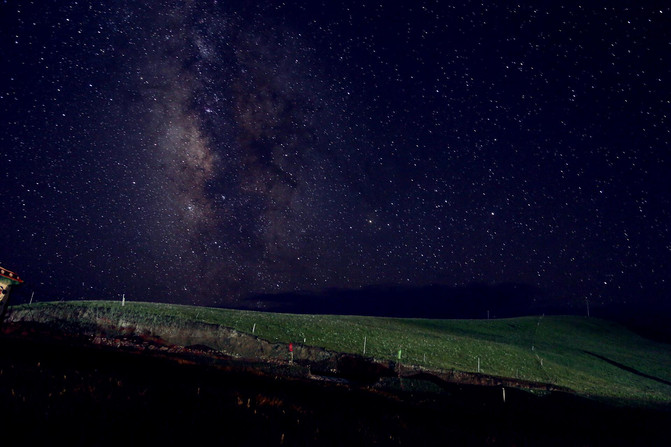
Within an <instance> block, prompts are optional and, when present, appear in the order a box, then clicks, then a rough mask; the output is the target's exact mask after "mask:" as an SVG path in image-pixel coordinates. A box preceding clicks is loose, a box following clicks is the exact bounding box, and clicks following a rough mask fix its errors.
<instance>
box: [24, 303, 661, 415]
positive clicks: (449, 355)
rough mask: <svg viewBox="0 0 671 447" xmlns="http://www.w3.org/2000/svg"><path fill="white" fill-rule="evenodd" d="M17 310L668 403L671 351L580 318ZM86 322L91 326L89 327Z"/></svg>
mask: <svg viewBox="0 0 671 447" xmlns="http://www.w3.org/2000/svg"><path fill="white" fill-rule="evenodd" d="M14 309H15V310H17V311H18V310H23V311H35V312H44V311H48V310H49V309H58V311H59V312H58V313H59V314H61V315H62V314H63V311H65V313H66V314H67V313H68V311H72V314H81V312H75V311H77V310H79V311H81V310H82V309H87V310H88V312H86V314H87V315H95V316H96V317H97V318H108V319H111V320H113V321H115V320H116V319H119V320H123V321H127V322H139V323H145V324H167V325H177V326H187V327H188V325H189V324H192V323H193V322H203V323H210V324H218V325H222V326H226V327H231V328H234V329H236V330H238V331H240V332H245V333H250V334H251V333H252V331H254V334H255V335H256V336H258V337H260V338H263V339H266V340H268V341H271V342H283V343H288V342H293V343H298V344H306V345H310V346H319V347H323V348H326V349H329V350H334V351H339V352H347V353H357V354H362V353H363V349H364V340H365V345H366V355H367V356H371V357H374V358H376V359H379V360H397V357H398V351H399V349H400V350H401V351H402V362H403V363H405V364H412V365H419V366H424V367H428V368H437V369H444V370H449V369H454V370H459V371H470V372H476V370H477V368H478V360H479V364H480V371H481V372H482V373H485V374H490V375H494V376H502V377H513V378H518V379H524V380H532V381H541V382H547V383H552V384H555V385H559V386H564V387H568V388H570V389H572V390H575V391H576V392H578V393H580V394H585V395H591V396H599V397H606V398H618V399H626V400H629V401H632V402H648V403H655V402H657V403H665V404H668V403H671V345H667V344H663V343H657V342H654V341H651V340H648V339H645V338H642V337H640V336H638V335H636V334H634V333H632V332H630V331H629V330H627V329H626V328H624V327H622V326H620V325H618V324H616V323H612V322H609V321H604V320H599V319H588V318H585V317H573V316H545V317H523V318H512V319H493V320H428V319H398V318H379V317H360V316H333V315H295V314H278V313H263V312H252V311H240V310H229V309H217V308H205V307H195V306H183V305H171V304H156V303H140V302H126V304H125V306H123V307H122V306H121V303H118V302H106V301H78V302H61V303H40V304H33V305H31V306H27V305H22V306H15V307H14ZM83 323H85V322H83Z"/></svg>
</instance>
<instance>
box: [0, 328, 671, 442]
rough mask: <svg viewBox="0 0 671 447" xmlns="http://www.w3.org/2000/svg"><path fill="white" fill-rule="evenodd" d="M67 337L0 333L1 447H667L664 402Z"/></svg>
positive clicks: (337, 360)
mask: <svg viewBox="0 0 671 447" xmlns="http://www.w3.org/2000/svg"><path fill="white" fill-rule="evenodd" d="M74 334H76V335H72V333H66V332H62V331H60V330H59V331H56V330H55V329H54V328H53V327H49V326H47V325H43V324H42V325H41V324H38V323H35V322H20V323H14V324H13V325H11V326H10V327H8V328H6V329H5V330H4V332H3V334H1V335H0V352H1V353H2V355H1V356H0V408H1V413H0V414H1V415H2V420H3V423H2V428H1V430H2V433H0V440H2V441H0V442H2V443H3V445H4V442H3V441H4V440H7V439H8V438H11V440H12V441H14V442H12V443H9V442H8V443H7V445H17V443H18V442H21V443H22V444H25V445H36V444H38V443H49V444H52V443H53V442H54V441H59V442H63V443H67V444H68V445H73V444H74V445H88V446H91V445H117V446H118V445H145V446H146V445H176V444H183V443H188V445H194V444H195V443H197V442H205V441H208V442H212V441H214V442H216V443H218V444H215V445H245V446H249V445H320V446H321V445H446V444H454V445H562V446H563V445H668V438H667V435H668V427H669V426H670V424H671V410H669V409H664V408H662V409H655V410H653V409H641V408H625V407H622V406H619V407H615V406H610V405H607V404H604V403H599V402H595V401H592V400H588V399H584V398H581V397H578V396H575V395H572V394H570V393H566V392H561V391H552V390H550V391H544V392H543V393H540V394H534V393H532V392H529V391H525V390H521V389H517V388H505V402H504V400H503V389H502V386H482V385H475V384H469V383H458V382H455V381H454V380H453V379H454V378H452V379H450V378H449V377H440V376H439V375H436V374H433V373H429V372H423V371H416V370H407V371H405V372H404V373H403V374H402V376H404V377H399V374H398V369H397V368H396V367H395V365H380V364H377V363H373V362H370V361H367V360H366V359H362V358H359V357H356V356H342V355H335V354H334V353H326V352H325V353H322V354H320V355H317V354H315V355H314V356H313V357H312V358H309V357H310V356H307V357H306V358H301V359H298V360H297V361H296V362H295V363H293V364H289V363H288V362H287V361H282V360H278V359H274V358H271V357H269V358H262V357H259V358H256V359H252V358H247V359H242V358H239V357H234V356H231V355H227V354H225V353H224V352H222V351H220V350H218V349H213V348H212V347H210V346H206V345H202V344H201V345H191V346H184V345H176V344H171V343H168V342H166V341H165V340H164V339H161V338H158V337H155V336H154V337H153V338H152V337H149V336H145V337H143V336H140V335H138V334H137V333H135V332H132V333H127V334H125V335H124V334H119V333H117V334H112V333H109V334H103V333H98V334H97V335H96V336H95V337H94V338H91V336H90V335H86V334H84V335H83V334H81V333H74ZM483 380H484V381H485V383H487V379H483ZM490 385H491V384H490Z"/></svg>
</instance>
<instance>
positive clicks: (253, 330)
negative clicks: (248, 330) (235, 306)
mask: <svg viewBox="0 0 671 447" xmlns="http://www.w3.org/2000/svg"><path fill="white" fill-rule="evenodd" d="M255 332H256V323H254V326H252V334H254V333H255Z"/></svg>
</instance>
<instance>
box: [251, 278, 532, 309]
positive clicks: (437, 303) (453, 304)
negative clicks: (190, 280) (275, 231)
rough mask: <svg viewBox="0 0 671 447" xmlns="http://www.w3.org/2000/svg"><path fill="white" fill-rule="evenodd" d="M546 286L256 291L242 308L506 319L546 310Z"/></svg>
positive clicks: (434, 286)
mask: <svg viewBox="0 0 671 447" xmlns="http://www.w3.org/2000/svg"><path fill="white" fill-rule="evenodd" d="M541 295H542V293H541V290H540V289H538V288H537V287H535V286H531V285H527V284H516V283H504V284H496V285H486V284H470V285H467V286H463V287H449V286H444V285H437V284H434V285H427V286H422V287H408V286H403V285H377V286H367V287H363V288H361V289H336V288H332V289H326V290H324V291H322V292H299V293H280V294H261V295H254V296H251V297H249V298H247V299H246V300H244V301H243V302H242V303H240V306H239V307H241V308H243V309H251V310H263V311H269V312H287V313H299V314H331V315H366V316H383V317H405V318H487V317H488V316H489V317H490V318H505V317H516V316H522V315H529V314H532V313H540V312H542V310H541V309H540V308H539V304H538V301H537V299H538V298H539V297H540V296H541Z"/></svg>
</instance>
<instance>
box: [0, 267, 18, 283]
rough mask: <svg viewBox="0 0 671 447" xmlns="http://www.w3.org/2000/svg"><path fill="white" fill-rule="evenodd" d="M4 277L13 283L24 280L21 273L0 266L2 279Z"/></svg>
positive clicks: (0, 277)
mask: <svg viewBox="0 0 671 447" xmlns="http://www.w3.org/2000/svg"><path fill="white" fill-rule="evenodd" d="M3 279H8V280H10V281H11V283H12V284H21V283H22V282H23V280H22V279H21V278H19V275H17V274H16V273H14V272H12V271H11V270H7V269H6V268H4V267H0V281H1V280H3Z"/></svg>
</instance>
